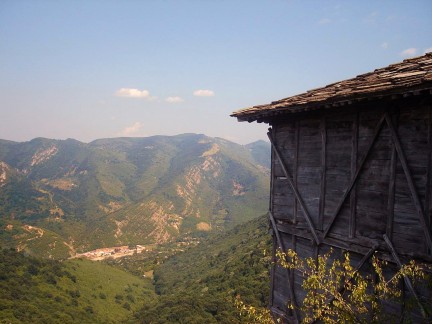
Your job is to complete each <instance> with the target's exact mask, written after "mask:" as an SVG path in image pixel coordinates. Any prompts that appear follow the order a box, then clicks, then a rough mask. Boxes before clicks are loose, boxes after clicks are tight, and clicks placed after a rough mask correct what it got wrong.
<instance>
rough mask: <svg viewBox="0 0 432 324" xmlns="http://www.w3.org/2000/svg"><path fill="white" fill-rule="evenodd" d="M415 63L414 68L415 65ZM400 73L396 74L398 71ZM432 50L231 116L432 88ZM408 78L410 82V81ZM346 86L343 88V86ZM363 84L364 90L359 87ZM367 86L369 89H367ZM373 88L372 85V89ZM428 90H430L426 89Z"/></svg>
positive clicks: (256, 117) (252, 117)
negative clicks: (402, 76) (401, 77)
mask: <svg viewBox="0 0 432 324" xmlns="http://www.w3.org/2000/svg"><path fill="white" fill-rule="evenodd" d="M415 64H417V69H415V67H416V66H414V65H415ZM413 66H414V71H419V72H420V71H422V72H424V73H416V72H409V73H410V74H414V75H416V74H422V76H425V77H423V78H416V79H414V80H412V81H411V79H407V80H406V81H400V82H395V83H396V84H393V79H394V78H396V77H398V76H399V75H400V73H404V71H407V70H410V71H411V70H412V68H413ZM398 73H399V74H398ZM382 74H387V75H388V76H389V77H388V78H382ZM431 76H432V52H429V53H426V54H424V55H422V56H417V57H413V58H408V59H405V60H403V61H402V62H399V63H394V64H391V65H389V66H387V67H383V68H378V69H375V70H374V71H373V72H367V73H363V74H360V75H357V76H356V77H354V78H351V79H346V80H343V81H339V82H334V83H331V84H328V85H326V86H324V87H320V88H315V89H311V90H308V91H306V92H304V93H301V94H298V95H294V96H291V97H287V98H284V99H280V100H276V101H272V102H271V103H270V104H264V105H257V106H252V107H248V108H244V109H240V110H237V111H235V112H233V113H232V114H231V115H230V116H231V117H236V118H237V119H238V121H249V122H252V121H258V122H260V120H261V121H262V120H263V118H262V117H264V116H265V117H268V116H269V115H275V114H280V113H281V112H283V113H299V112H303V111H305V110H315V109H320V108H329V107H326V106H327V105H329V104H330V105H337V106H340V105H339V104H338V103H342V102H344V101H359V100H363V99H369V98H375V99H376V98H377V97H378V98H382V97H385V96H395V95H398V94H399V95H403V94H408V93H410V92H413V91H414V92H419V91H420V92H421V91H424V90H432V82H431V81H432V78H431ZM371 77H372V78H373V77H375V79H374V81H376V79H377V78H378V79H380V81H379V82H381V83H388V86H386V87H382V88H380V87H379V85H380V83H376V82H375V83H374V82H371V81H369V80H367V79H368V78H371ZM409 81H410V82H409ZM344 85H345V86H346V89H344V88H343V86H344ZM339 87H341V88H342V89H343V90H345V92H344V93H337V92H336V93H331V89H333V88H339ZM361 88H365V89H366V90H365V91H361V90H359V89H361ZM368 88H370V90H367V89H368ZM374 88H375V89H374ZM429 93H430V92H429Z"/></svg>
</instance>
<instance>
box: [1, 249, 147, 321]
mask: <svg viewBox="0 0 432 324" xmlns="http://www.w3.org/2000/svg"><path fill="white" fill-rule="evenodd" d="M151 299H154V292H153V288H152V285H151V283H150V282H149V281H146V280H143V279H140V278H138V277H136V276H133V275H131V274H130V273H127V272H125V271H122V270H119V269H115V268H112V267H109V266H107V265H106V264H102V263H98V262H91V261H87V260H69V261H66V262H64V263H60V262H57V261H48V260H40V259H35V258H33V257H26V256H24V255H23V254H21V253H17V252H15V251H13V250H8V249H3V250H0V322H2V323H3V322H5V323H30V322H32V323H118V322H125V321H128V320H130V319H131V318H132V314H133V312H134V311H135V310H137V309H138V308H139V307H142V305H143V304H145V303H147V302H148V301H149V300H151Z"/></svg>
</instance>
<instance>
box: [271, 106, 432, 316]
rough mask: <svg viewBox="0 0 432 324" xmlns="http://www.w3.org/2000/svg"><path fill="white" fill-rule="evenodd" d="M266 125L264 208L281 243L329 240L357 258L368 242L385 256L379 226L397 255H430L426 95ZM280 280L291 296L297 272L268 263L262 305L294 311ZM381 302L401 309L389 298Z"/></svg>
mask: <svg viewBox="0 0 432 324" xmlns="http://www.w3.org/2000/svg"><path fill="white" fill-rule="evenodd" d="M271 126H272V129H271V131H270V134H269V136H270V137H271V139H272V142H273V144H274V152H275V151H279V153H280V155H281V161H280V160H279V159H278V157H277V155H276V154H275V153H274V152H273V154H272V180H271V190H272V192H271V200H270V211H271V213H272V215H273V217H274V220H275V223H276V226H277V228H278V231H279V234H280V239H281V241H282V244H283V246H284V248H285V249H293V250H296V251H297V253H298V254H299V255H300V256H301V257H316V256H317V254H318V253H320V254H322V253H325V252H327V251H328V250H329V249H330V247H331V248H333V249H334V250H335V251H336V254H341V253H342V251H349V252H350V254H351V258H352V261H353V264H358V263H360V262H361V261H362V259H363V257H364V256H365V255H366V254H367V253H370V251H371V249H374V248H376V250H377V251H378V253H379V255H380V256H381V257H382V258H384V259H387V260H389V261H391V262H393V263H394V258H393V257H392V255H391V251H390V250H389V247H388V244H387V245H386V243H385V241H384V239H383V235H384V234H386V235H387V236H388V238H389V239H390V241H391V242H392V244H393V246H394V249H395V250H396V252H397V254H398V255H399V256H400V257H401V259H402V260H403V261H406V260H407V259H408V258H415V259H417V260H420V261H427V262H431V261H432V254H431V252H432V251H431V245H430V238H431V231H432V104H431V101H430V97H429V98H427V97H426V98H420V97H411V98H406V99H403V100H398V101H397V102H395V101H391V100H389V101H386V102H379V103H378V102H376V103H370V102H366V103H362V104H358V105H354V107H353V108H350V109H349V110H348V109H345V110H340V111H326V110H320V111H319V112H314V113H309V114H302V115H301V116H299V117H290V119H286V120H282V119H280V120H275V121H273V122H272V123H271ZM282 164H283V165H282ZM283 167H285V168H286V170H287V172H288V174H289V176H290V177H292V179H287V175H286V173H285V172H284V169H283ZM407 169H408V170H407ZM290 180H291V181H292V184H293V185H294V187H295V190H297V191H298V194H299V195H300V196H301V199H302V200H303V203H304V206H303V205H302V203H301V202H300V201H299V199H298V198H296V194H295V191H294V190H293V189H292V187H291V186H290V185H289V181H290ZM304 207H305V208H304ZM305 209H306V210H305ZM307 214H309V216H310V222H311V223H312V227H313V228H311V224H310V223H309V222H308V219H307V217H308V215H307ZM313 232H315V233H316V236H317V237H318V240H319V243H320V244H316V239H314V236H313ZM275 245H276V242H275ZM362 269H363V271H368V269H369V270H370V265H369V264H368V263H367V262H366V263H365V265H364V266H363V267H362ZM394 269H396V265H394ZM287 281H290V282H291V283H292V286H293V290H294V292H293V293H294V298H295V301H294V302H296V303H301V301H302V300H303V298H304V295H305V292H304V291H303V289H302V287H301V284H302V278H301V277H300V276H298V275H296V274H294V273H289V272H287V271H286V269H282V268H280V267H278V266H275V267H274V268H273V271H272V296H271V304H272V305H271V306H272V309H273V310H275V311H277V312H279V313H280V312H284V313H285V314H287V316H288V317H290V316H291V318H293V317H292V316H294V314H293V312H292V311H291V310H289V309H287V304H288V303H289V302H290V300H291V299H290V297H289V296H290V292H289V287H288V286H289V285H287V284H286V283H287ZM406 293H407V294H408V295H409V294H410V292H406ZM421 293H422V294H430V293H431V292H430V290H429V291H423V292H421ZM388 308H389V309H392V310H393V311H395V312H401V311H402V310H401V307H400V306H396V305H389V306H388Z"/></svg>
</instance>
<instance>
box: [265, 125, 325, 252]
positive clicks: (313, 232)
mask: <svg viewBox="0 0 432 324" xmlns="http://www.w3.org/2000/svg"><path fill="white" fill-rule="evenodd" d="M267 136H268V138H269V139H270V143H271V145H272V147H273V150H274V152H275V154H276V157H277V158H278V160H279V162H280V164H281V166H282V171H283V173H284V174H285V177H286V178H287V180H288V183H289V185H290V187H291V189H292V191H293V192H294V195H295V197H296V199H297V201H298V202H299V204H300V206H301V208H302V210H303V214H304V215H305V218H306V222H307V223H308V225H309V228H310V231H311V233H312V236H313V238H314V240H315V243H316V245H319V244H320V240H319V238H318V235H317V233H316V231H315V226H314V224H313V223H312V219H311V216H310V214H309V211H308V209H307V208H306V204H305V203H304V201H303V198H302V197H301V195H300V193H299V191H298V189H297V187H296V186H295V185H294V182H293V180H292V177H291V175H290V173H289V171H288V169H287V168H286V166H285V162H284V161H283V159H282V155H281V154H280V152H279V150H278V148H277V147H276V144H275V143H274V140H273V137H272V135H271V134H270V132H268V133H267Z"/></svg>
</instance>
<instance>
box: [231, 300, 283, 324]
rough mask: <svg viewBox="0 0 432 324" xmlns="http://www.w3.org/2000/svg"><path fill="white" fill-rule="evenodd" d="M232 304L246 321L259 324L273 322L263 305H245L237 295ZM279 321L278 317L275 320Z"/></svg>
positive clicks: (270, 323) (268, 311) (271, 323)
mask: <svg viewBox="0 0 432 324" xmlns="http://www.w3.org/2000/svg"><path fill="white" fill-rule="evenodd" d="M234 305H235V306H236V307H237V309H238V311H239V313H240V315H241V316H244V317H245V318H246V319H247V321H248V323H251V324H252V323H254V324H255V323H257V324H258V323H259V324H273V323H274V320H273V318H272V316H271V314H270V310H269V309H267V308H263V307H255V306H251V305H246V304H245V303H244V302H243V301H242V300H241V297H240V296H237V297H236V298H235V301H234ZM276 322H279V319H277V320H276Z"/></svg>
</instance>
